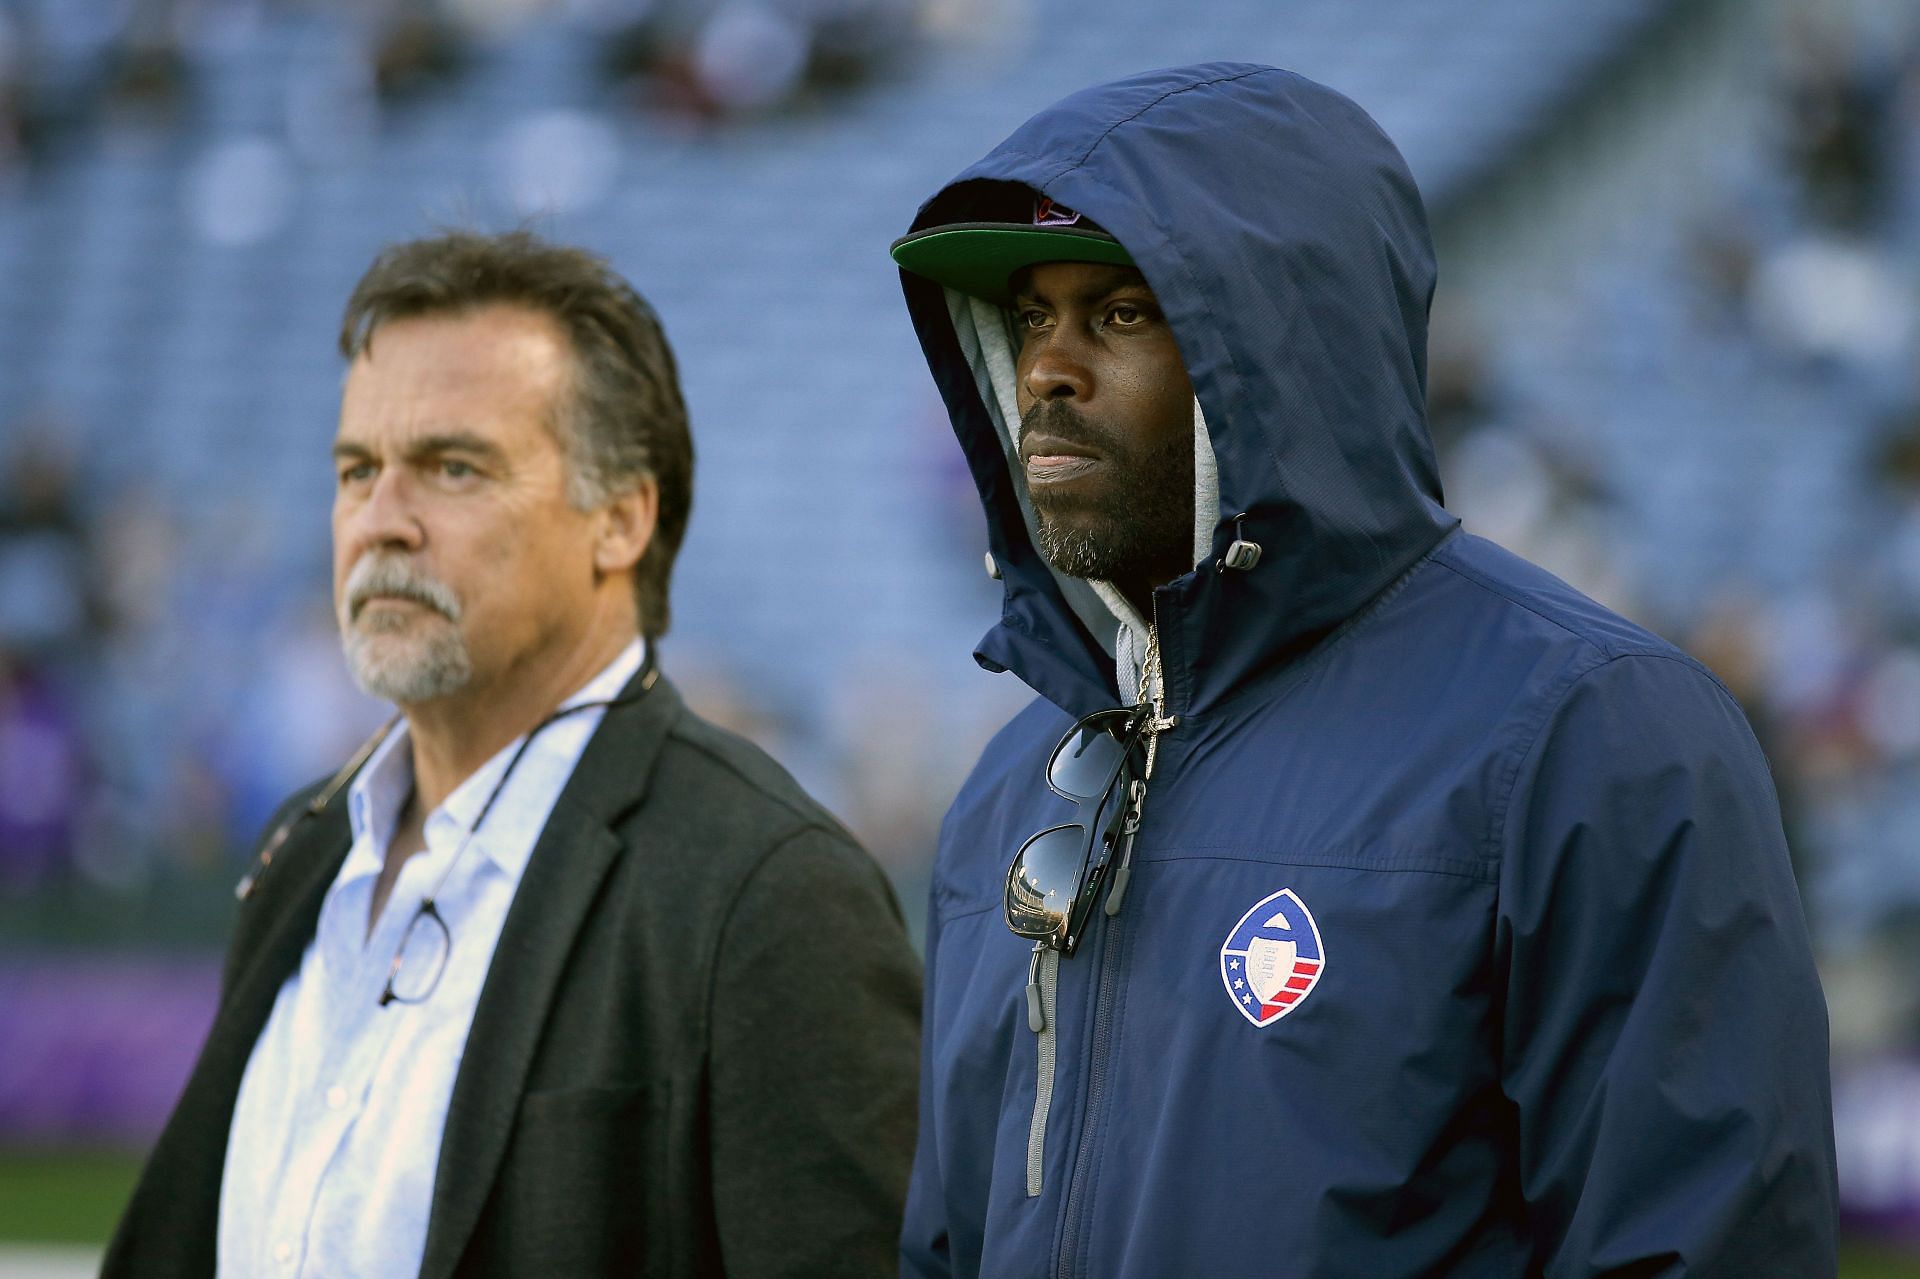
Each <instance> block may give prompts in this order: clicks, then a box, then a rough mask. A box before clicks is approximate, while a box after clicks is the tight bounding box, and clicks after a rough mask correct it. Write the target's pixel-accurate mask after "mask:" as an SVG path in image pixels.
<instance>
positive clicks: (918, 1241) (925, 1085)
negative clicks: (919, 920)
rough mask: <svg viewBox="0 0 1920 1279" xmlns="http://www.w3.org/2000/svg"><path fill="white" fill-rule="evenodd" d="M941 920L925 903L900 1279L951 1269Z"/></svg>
mask: <svg viewBox="0 0 1920 1279" xmlns="http://www.w3.org/2000/svg"><path fill="white" fill-rule="evenodd" d="M939 955H940V921H939V918H938V916H937V913H936V912H935V911H934V910H933V908H932V906H931V904H929V906H928V909H927V994H926V1007H925V1009H924V1011H923V1013H922V1020H923V1022H924V1024H925V1028H926V1029H925V1032H924V1034H923V1037H922V1039H921V1047H920V1138H919V1141H918V1142H917V1143H916V1145H915V1147H914V1152H913V1179H912V1181H911V1182H909V1183H908V1186H907V1221H906V1227H905V1229H903V1230H902V1231H901V1232H900V1274H901V1276H902V1277H903V1279H947V1277H948V1276H949V1275H951V1274H952V1273H953V1255H952V1249H951V1248H950V1246H949V1244H948V1234H947V1191H946V1185H945V1183H944V1181H943V1180H942V1179H941V1176H940V1129H939V1126H938V1125H937V1124H935V1122H934V1117H933V1099H934V1080H933V1053H932V1046H933V1029H934V1027H935V1026H936V1025H937V1024H938V1022H937V1017H938V1010H936V1009H935V1008H934V1006H933V1000H934V992H935V991H936V990H938V989H939V987H938V985H937V984H936V982H935V980H934V972H935V966H936V965H937V964H938V963H939V962H940V960H939Z"/></svg>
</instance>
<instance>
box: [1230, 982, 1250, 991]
mask: <svg viewBox="0 0 1920 1279" xmlns="http://www.w3.org/2000/svg"><path fill="white" fill-rule="evenodd" d="M1246 984H1247V983H1245V982H1243V981H1237V982H1235V983H1233V988H1234V989H1235V990H1239V989H1241V988H1243V987H1244V986H1245V985H1246Z"/></svg>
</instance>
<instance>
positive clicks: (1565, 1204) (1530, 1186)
mask: <svg viewBox="0 0 1920 1279" xmlns="http://www.w3.org/2000/svg"><path fill="white" fill-rule="evenodd" d="M1503 840H1504V847H1503V850H1502V854H1503V859H1504V860H1503V864H1502V867H1501V877H1500V906H1499V913H1498V918H1497V920H1496V937H1495V944H1496V952H1495V959H1496V963H1497V965H1498V967H1499V969H1500V971H1501V976H1502V979H1503V980H1504V983H1505V1009H1504V1017H1505V1020H1504V1026H1503V1032H1502V1033H1503V1045H1502V1052H1503V1059H1502V1076H1503V1080H1504V1087H1505V1089H1506V1091H1507V1094H1508V1096H1509V1097H1510V1098H1511V1099H1512V1101H1513V1102H1514V1104H1515V1106H1516V1108H1517V1121H1518V1128H1519V1131H1518V1138H1519V1151H1520V1176H1521V1191H1522V1193H1523V1195H1524V1197H1525V1199H1526V1206H1527V1213H1528V1218H1529V1222H1530V1227H1531V1231H1532V1234H1533V1241H1534V1248H1535V1256H1536V1259H1537V1262H1538V1264H1539V1265H1540V1267H1541V1272H1542V1273H1543V1274H1545V1275H1546V1276H1548V1279H1588V1277H1590V1276H1620V1277H1624V1276H1627V1275H1633V1276H1638V1277H1642V1279H1654V1277H1656V1276H1659V1277H1668V1276H1670V1277H1673V1279H1679V1277H1680V1276H1685V1277H1686V1279H1706V1277H1708V1276H1725V1277H1726V1279H1735V1277H1739V1279H1766V1277H1768V1276H1779V1277H1781V1279H1787V1277H1792V1279H1818V1277H1822V1276H1826V1277H1830V1276H1832V1275H1833V1274H1834V1273H1835V1270H1836V1264H1837V1263H1836V1261H1835V1247H1836V1240H1835V1221H1834V1218H1835V1213H1836V1189H1835V1180H1834V1156H1833V1120H1832V1108H1831V1103H1830V1099H1829V1089H1828V1079H1827V1024H1826V1006H1825V1002H1824V1000H1823V999H1822V996H1821V993H1820V986H1819V982H1818V979H1817V977H1816V975H1815V972H1814V967H1813V958H1812V952H1811V948H1810V946H1809V943H1808V939H1807V933H1806V928H1805V924H1804V920H1803V917H1802V914H1801V908H1800V900H1799V895H1798V893H1797V892H1796V890H1795V887H1794V882H1793V876H1792V872H1791V870H1790V869H1789V866H1788V860H1787V849H1786V840H1785V837H1784V835H1783V834H1782V832H1781V827H1780V816H1779V805H1778V801H1777V799H1776V798H1775V795H1774V792H1773V786H1772V782H1771V780H1770V777H1769V774H1768V770H1767V763H1766V760H1765V757H1764V756H1763V755H1762V754H1761V753H1760V750H1759V747H1758V745H1757V744H1756V743H1755V742H1754V740H1753V735H1752V733H1751V732H1750V731H1749V730H1748V728H1747V725H1746V721H1745V719H1744V718H1743V717H1742V716H1741V714H1740V711H1739V709H1738V708H1737V707H1736V706H1735V705H1734V703H1733V701H1732V699H1731V698H1730V697H1728V696H1727V694H1726V692H1725V691H1724V690H1723V689H1722V688H1721V687H1720V686H1719V685H1718V684H1717V683H1716V682H1715V681H1713V680H1712V679H1711V678H1710V677H1709V676H1707V675H1706V674H1704V673H1703V672H1702V671H1700V670H1699V669H1698V668H1696V667H1694V666H1693V665H1692V664H1690V663H1688V662H1686V661H1684V660H1682V659H1679V658H1677V657H1668V656H1661V655H1636V656H1627V657H1620V658H1615V659H1612V660H1610V661H1606V662H1603V663H1601V664H1599V665H1598V666H1596V667H1595V668H1594V669H1591V670H1589V671H1587V672H1586V673H1585V674H1584V675H1582V676H1580V677H1579V678H1578V679H1576V680H1575V681H1574V682H1573V683H1572V685H1571V687H1570V689H1569V691H1568V692H1567V693H1566V694H1565V695H1564V697H1563V698H1562V699H1561V700H1560V703H1559V706H1558V707H1557V709H1556V710H1555V711H1554V712H1553V713H1551V714H1550V715H1549V716H1548V717H1547V719H1546V722H1545V723H1544V724H1543V725H1542V727H1541V729H1540V731H1539V733H1538V736H1537V738H1536V740H1535V742H1534V743H1533V745H1532V746H1531V748H1530V750H1529V753H1528V755H1527V756H1526V757H1525V758H1524V759H1523V760H1522V761H1521V764H1520V767H1519V769H1518V772H1517V774H1516V778H1515V784H1514V788H1513V791H1512V801H1511V805H1510V807H1509V809H1508V811H1507V812H1506V814H1505V818H1504V835H1503Z"/></svg>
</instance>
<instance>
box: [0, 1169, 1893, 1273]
mask: <svg viewBox="0 0 1920 1279" xmlns="http://www.w3.org/2000/svg"><path fill="white" fill-rule="evenodd" d="M140 1159H141V1156H139V1155H137V1154H129V1153H127V1152H125V1151H46V1152H42V1151H18V1150H7V1151H0V1244H5V1243H20V1244H24V1243H48V1244H51V1243H72V1244H102V1243H105V1242H106V1239H107V1236H108V1235H109V1234H111V1233H112V1232H113V1223H114V1222H115V1221H116V1220H118V1219H119V1216H120V1210H121V1208H123V1207H124V1206H125V1205H126V1202H127V1196H128V1195H129V1194H130V1193H132V1191H133V1182H134V1178H135V1177H136V1176H138V1175H139V1172H140ZM1840 1277H1841V1279H1920V1258H1916V1257H1914V1256H1913V1255H1911V1254H1908V1255H1905V1256H1902V1255H1899V1254H1895V1253H1891V1252H1886V1251H1882V1250H1879V1249H1874V1248H1867V1247H1864V1246H1860V1247H1852V1248H1849V1249H1847V1250H1846V1252H1844V1253H1843V1254H1842V1255H1841V1259H1840Z"/></svg>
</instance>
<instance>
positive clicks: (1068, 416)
mask: <svg viewBox="0 0 1920 1279" xmlns="http://www.w3.org/2000/svg"><path fill="white" fill-rule="evenodd" d="M1036 433H1041V434H1046V435H1051V436H1053V437H1054V438H1055V439H1057V440H1059V441H1060V442H1061V443H1062V444H1070V445H1073V446H1075V447H1078V448H1084V449H1090V450H1092V451H1093V452H1096V453H1099V454H1101V455H1102V456H1107V455H1112V454H1120V453H1124V452H1125V449H1123V448H1122V447H1121V446H1120V444H1119V443H1118V441H1116V440H1115V439H1114V438H1113V436H1112V435H1111V434H1109V433H1108V432H1106V431H1104V430H1102V429H1101V428H1100V427H1099V426H1098V425H1097V424H1095V423H1093V422H1091V421H1089V420H1088V419H1087V417H1086V415H1085V414H1083V413H1081V412H1079V411H1078V410H1077V409H1070V408H1068V407H1067V403H1066V401H1065V400H1035V401H1034V402H1033V406H1032V407H1031V408H1029V409H1028V410H1027V411H1026V412H1025V413H1023V414H1021V415H1020V438H1021V439H1023V440H1024V439H1026V438H1027V437H1029V436H1031V435H1034V434H1036Z"/></svg>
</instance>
